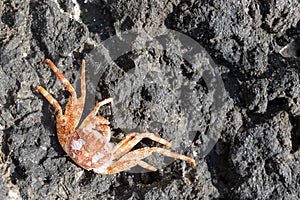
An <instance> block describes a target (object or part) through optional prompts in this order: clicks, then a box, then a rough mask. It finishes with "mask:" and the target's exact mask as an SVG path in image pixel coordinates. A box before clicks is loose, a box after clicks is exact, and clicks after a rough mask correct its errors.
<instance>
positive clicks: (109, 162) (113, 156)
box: [34, 59, 195, 174]
mask: <svg viewBox="0 0 300 200" xmlns="http://www.w3.org/2000/svg"><path fill="white" fill-rule="evenodd" d="M44 64H47V65H48V66H49V67H50V68H51V69H52V70H53V72H54V73H55V74H56V76H57V77H58V78H59V80H60V81H61V83H62V84H63V85H64V86H65V87H66V88H67V90H68V91H69V92H70V94H71V97H70V100H69V101H68V103H67V106H66V110H65V113H63V111H62V108H61V106H60V105H59V103H58V102H57V100H55V99H54V97H53V96H52V95H51V94H49V93H48V92H47V91H46V90H45V89H44V88H43V87H41V86H37V87H36V88H35V89H34V91H36V90H38V91H39V92H40V93H41V94H42V95H43V96H44V97H45V98H46V99H47V100H48V101H49V103H50V104H51V105H52V106H53V107H54V108H55V109H56V111H57V116H56V127H57V136H58V140H59V143H60V144H61V146H62V148H63V149H64V151H65V152H66V153H67V154H68V156H70V157H71V158H72V160H73V161H74V162H75V163H77V164H78V165H79V166H81V167H82V168H84V169H86V170H94V171H95V172H96V173H101V174H115V173H118V172H122V171H125V170H129V169H130V168H132V167H134V166H136V165H139V166H141V167H143V168H145V169H148V170H151V171H156V170H157V169H156V168H155V167H153V166H151V165H150V164H148V163H146V162H144V161H143V160H142V159H143V158H146V157H148V156H150V155H151V154H152V153H153V152H156V153H160V154H163V155H165V156H168V157H172V158H175V159H181V160H184V161H187V162H190V163H191V164H192V166H193V167H194V166H195V160H194V159H193V158H190V157H187V156H184V155H181V154H178V153H175V152H172V151H170V150H167V149H164V148H159V147H144V148H140V149H136V150H133V151H130V150H131V149H132V148H133V147H134V146H135V145H136V144H137V143H139V142H140V141H141V140H142V139H143V138H149V139H151V140H153V141H155V142H158V143H161V144H163V145H165V146H167V147H170V146H171V144H170V142H168V141H167V140H165V139H163V138H161V137H160V136H158V135H155V134H153V133H130V134H128V135H126V136H125V137H124V138H123V139H122V140H121V141H120V142H119V143H118V144H116V145H113V144H112V143H110V137H111V130H110V127H109V121H108V120H107V119H105V118H104V117H102V116H99V115H97V113H98V110H99V108H100V107H101V106H103V105H105V104H109V103H112V102H113V99H112V98H107V99H105V100H102V101H100V102H99V103H97V104H96V106H95V107H94V109H93V110H92V112H91V113H90V114H89V115H88V116H87V117H86V118H85V119H84V120H83V122H82V123H81V124H80V125H79V127H78V128H77V129H76V127H77V126H78V123H79V120H80V118H81V115H82V111H83V108H84V103H85V96H86V86H85V61H84V60H82V69H81V96H80V97H77V94H76V92H75V90H74V88H73V86H72V85H71V84H70V82H69V81H68V80H67V79H66V78H65V77H64V76H63V74H62V73H61V72H60V71H59V70H58V69H57V67H56V66H55V65H54V64H53V62H52V61H51V60H49V59H46V60H45V61H44Z"/></svg>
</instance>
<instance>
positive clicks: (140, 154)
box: [119, 147, 196, 167]
mask: <svg viewBox="0 0 300 200" xmlns="http://www.w3.org/2000/svg"><path fill="white" fill-rule="evenodd" d="M154 152H156V153H160V154H162V155H164V156H168V157H171V158H175V159H180V160H184V161H186V162H190V163H192V167H195V165H196V163H195V160H194V159H193V158H190V157H188V156H184V155H181V154H178V153H175V152H172V151H169V150H167V149H163V148H160V147H144V148H141V149H137V150H134V151H131V152H129V153H127V154H125V155H124V156H123V157H122V158H121V159H120V160H119V161H122V160H131V158H134V159H139V160H141V159H143V158H146V157H148V156H150V155H151V154H152V153H154Z"/></svg>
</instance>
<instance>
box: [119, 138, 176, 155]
mask: <svg viewBox="0 0 300 200" xmlns="http://www.w3.org/2000/svg"><path fill="white" fill-rule="evenodd" d="M144 138H149V139H151V140H153V141H155V142H158V143H161V144H163V145H165V146H167V147H168V148H169V147H171V144H170V142H168V141H167V140H165V139H163V138H161V137H160V136H158V135H155V134H153V133H131V134H128V135H126V136H125V137H124V138H123V139H122V140H121V141H120V142H119V143H118V144H117V145H116V146H115V147H114V150H113V152H114V158H120V157H121V156H123V155H124V154H126V153H127V152H129V151H130V150H131V149H132V148H133V147H134V146H135V145H136V144H137V143H139V142H140V141H141V140H142V139H144Z"/></svg>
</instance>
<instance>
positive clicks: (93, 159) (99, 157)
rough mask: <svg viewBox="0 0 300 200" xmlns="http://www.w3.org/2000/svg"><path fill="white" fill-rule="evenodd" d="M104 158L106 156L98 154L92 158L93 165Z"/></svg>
mask: <svg viewBox="0 0 300 200" xmlns="http://www.w3.org/2000/svg"><path fill="white" fill-rule="evenodd" d="M103 157H104V154H103V153H101V152H98V154H96V155H94V156H93V157H92V163H96V162H97V161H98V160H99V159H101V158H103Z"/></svg>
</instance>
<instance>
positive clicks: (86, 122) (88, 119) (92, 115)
mask: <svg viewBox="0 0 300 200" xmlns="http://www.w3.org/2000/svg"><path fill="white" fill-rule="evenodd" d="M112 102H113V99H112V98H107V99H104V100H102V101H100V102H98V103H97V104H96V106H95V107H94V109H93V110H92V112H91V113H90V114H89V115H88V116H87V117H86V118H85V119H84V120H83V122H82V123H81V125H80V127H79V128H84V127H86V126H88V125H89V124H91V121H94V119H95V117H96V114H97V112H98V111H99V109H100V107H101V106H104V105H105V104H108V103H112ZM106 124H109V122H108V120H107V122H106Z"/></svg>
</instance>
